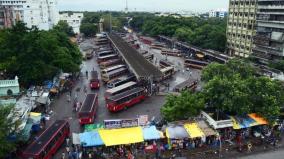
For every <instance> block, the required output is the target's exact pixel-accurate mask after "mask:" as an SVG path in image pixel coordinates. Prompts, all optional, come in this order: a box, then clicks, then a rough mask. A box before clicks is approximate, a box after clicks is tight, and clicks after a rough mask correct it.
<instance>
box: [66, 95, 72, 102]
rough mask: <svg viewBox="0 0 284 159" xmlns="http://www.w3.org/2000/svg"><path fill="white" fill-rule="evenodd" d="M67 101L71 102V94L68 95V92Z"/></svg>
mask: <svg viewBox="0 0 284 159" xmlns="http://www.w3.org/2000/svg"><path fill="white" fill-rule="evenodd" d="M67 102H71V96H70V94H67Z"/></svg>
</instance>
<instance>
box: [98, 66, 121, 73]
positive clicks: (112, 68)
mask: <svg viewBox="0 0 284 159" xmlns="http://www.w3.org/2000/svg"><path fill="white" fill-rule="evenodd" d="M121 67H125V65H115V66H111V67H108V68H106V69H103V70H102V72H103V71H105V72H109V71H112V70H115V69H118V68H121Z"/></svg>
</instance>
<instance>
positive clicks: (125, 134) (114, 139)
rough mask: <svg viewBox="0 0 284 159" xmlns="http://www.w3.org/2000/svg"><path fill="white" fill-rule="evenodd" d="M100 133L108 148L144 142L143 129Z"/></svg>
mask: <svg viewBox="0 0 284 159" xmlns="http://www.w3.org/2000/svg"><path fill="white" fill-rule="evenodd" d="M98 132H99V134H100V136H101V138H102V141H103V142H104V143H105V145H106V146H114V145H125V144H132V143H139V142H143V141H144V140H143V131H142V128H141V127H131V128H120V129H101V130H98Z"/></svg>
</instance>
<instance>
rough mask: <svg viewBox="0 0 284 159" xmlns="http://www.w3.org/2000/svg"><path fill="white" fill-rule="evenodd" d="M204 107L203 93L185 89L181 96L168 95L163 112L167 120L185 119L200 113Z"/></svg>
mask: <svg viewBox="0 0 284 159" xmlns="http://www.w3.org/2000/svg"><path fill="white" fill-rule="evenodd" d="M203 108H204V101H203V98H202V97H201V94H198V93H195V94H194V93H192V92H189V91H185V92H182V93H181V95H180V96H175V95H169V96H167V99H166V104H165V105H164V106H163V107H162V108H161V113H162V115H163V117H164V118H165V119H166V120H167V121H175V120H184V119H188V118H189V117H194V116H196V115H198V114H199V113H200V110H201V109H203Z"/></svg>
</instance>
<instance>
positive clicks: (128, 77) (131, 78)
mask: <svg viewBox="0 0 284 159" xmlns="http://www.w3.org/2000/svg"><path fill="white" fill-rule="evenodd" d="M135 80H136V77H135V75H133V74H130V75H126V76H122V77H119V78H117V79H114V80H111V81H109V82H108V83H107V88H114V87H117V86H120V85H122V84H125V83H127V82H130V81H135Z"/></svg>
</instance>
